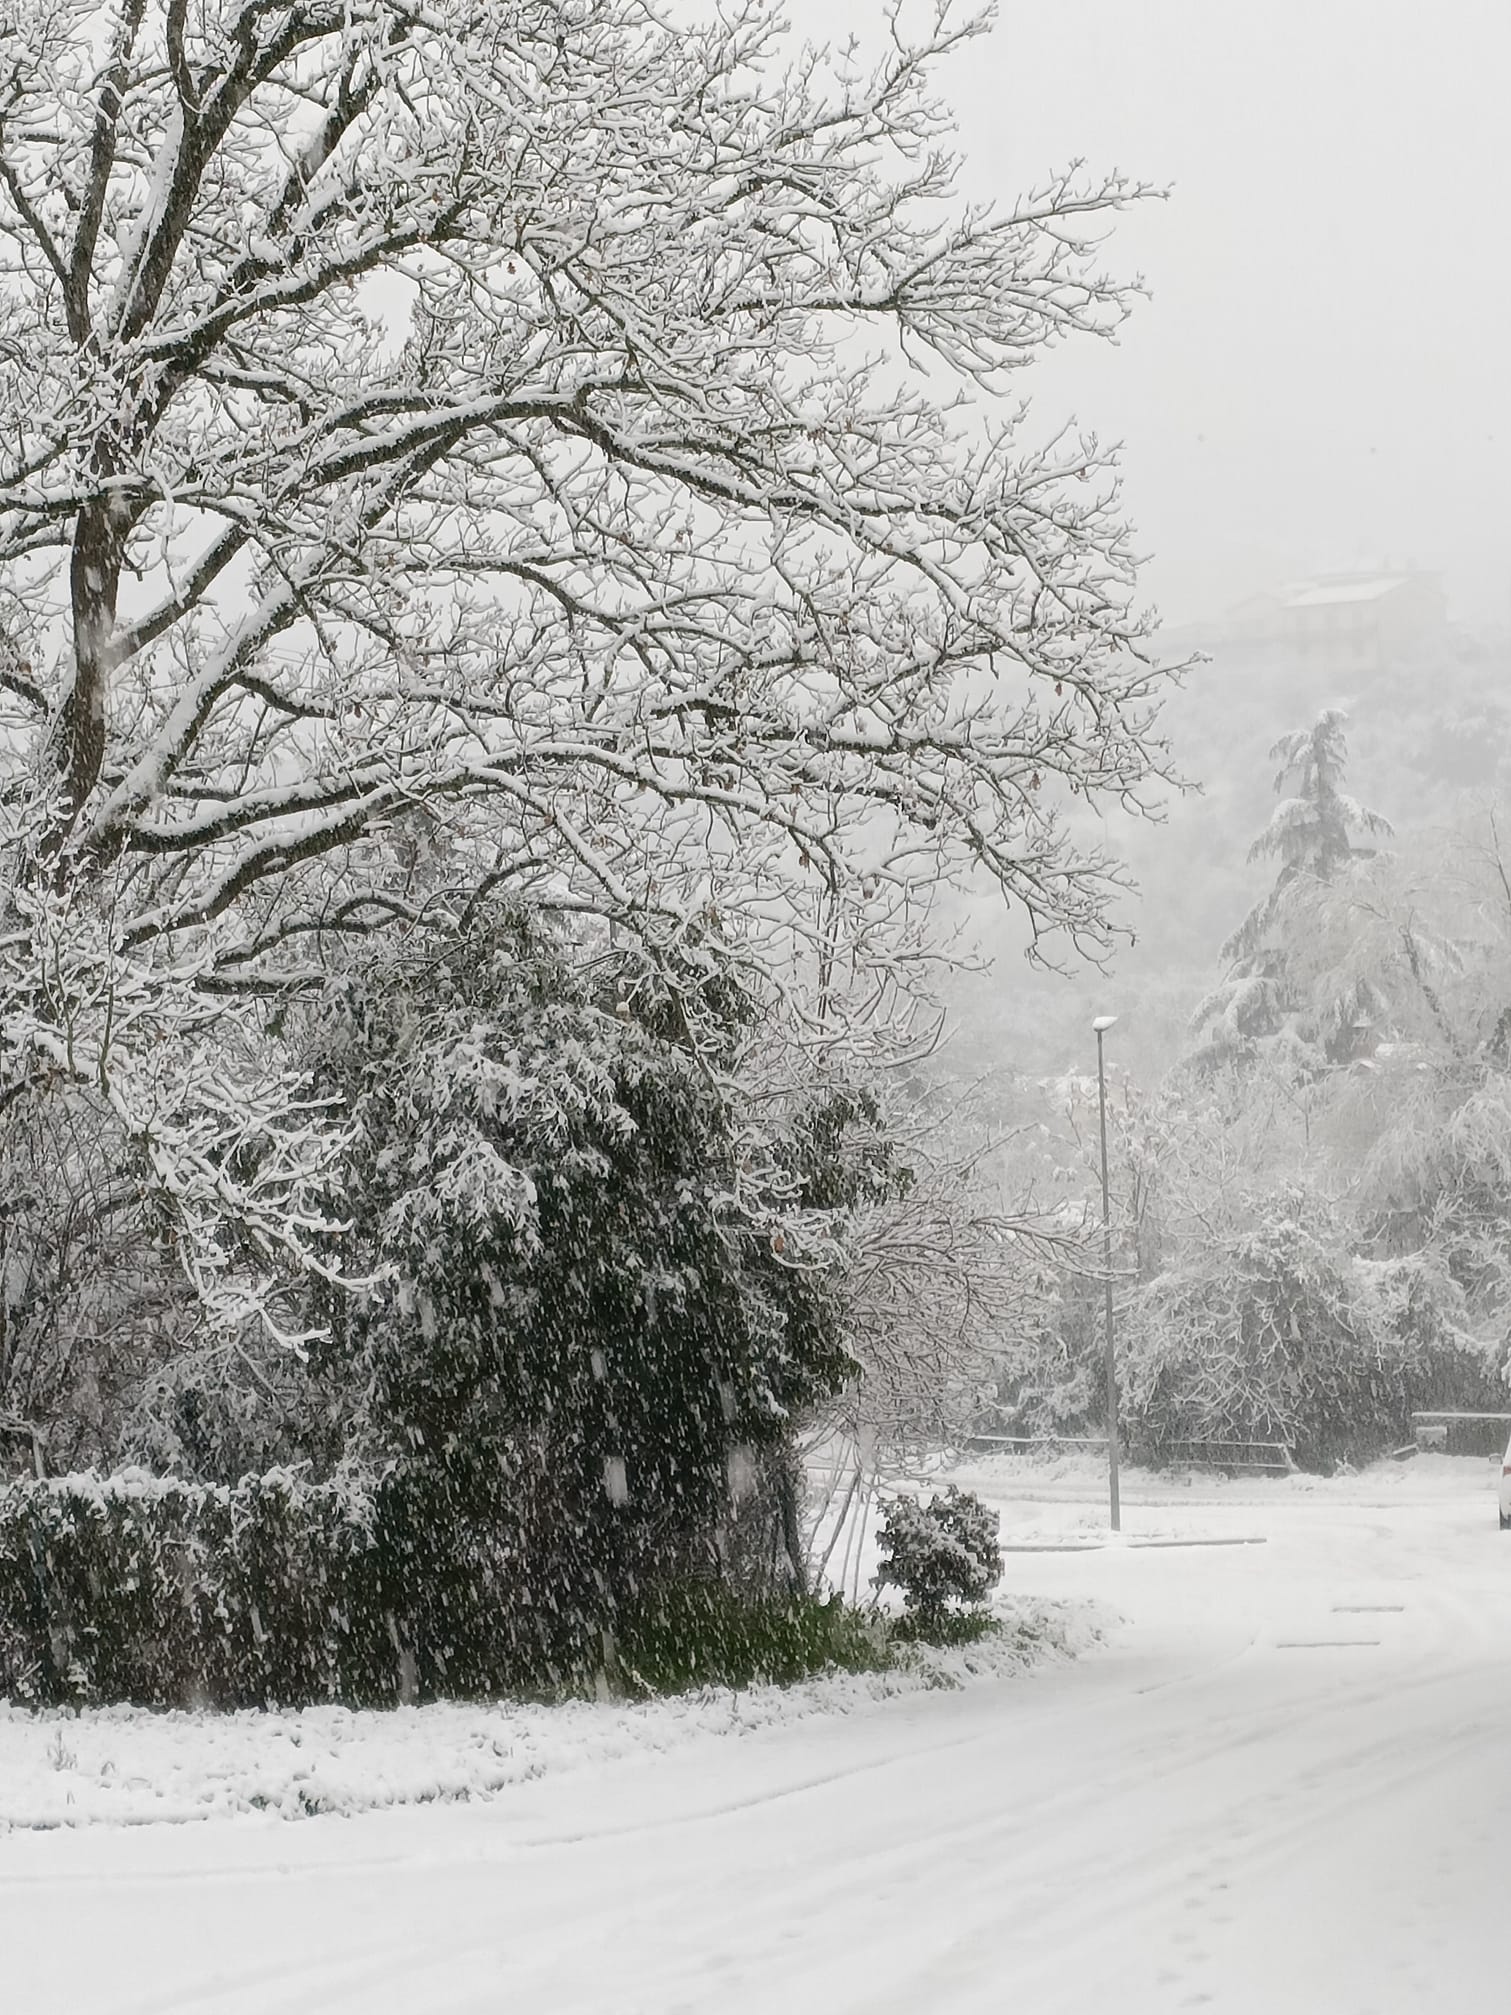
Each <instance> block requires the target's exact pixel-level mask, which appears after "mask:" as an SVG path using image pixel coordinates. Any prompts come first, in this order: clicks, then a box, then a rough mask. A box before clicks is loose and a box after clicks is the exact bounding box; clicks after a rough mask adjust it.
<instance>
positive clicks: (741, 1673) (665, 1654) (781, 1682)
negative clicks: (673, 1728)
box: [616, 1582, 890, 1693]
mask: <svg viewBox="0 0 1511 2015" xmlns="http://www.w3.org/2000/svg"><path fill="white" fill-rule="evenodd" d="M888 1635H889V1633H888V1631H887V1629H886V1627H885V1625H884V1624H883V1623H882V1622H881V1620H880V1619H879V1618H875V1617H870V1616H867V1615H866V1614H865V1612H863V1611H861V1610H857V1609H853V1608H851V1607H850V1606H849V1604H847V1603H846V1602H845V1601H844V1600H843V1598H842V1597H840V1596H838V1595H835V1596H830V1597H829V1598H827V1599H826V1600H819V1599H818V1598H816V1597H813V1596H786V1597H781V1598H777V1597H768V1598H765V1599H763V1600H762V1599H757V1600H751V1599H749V1598H743V1597H740V1596H738V1595H736V1594H735V1593H734V1592H733V1591H732V1590H730V1589H728V1588H725V1587H723V1586H721V1585H720V1584H719V1583H718V1582H679V1583H675V1584H672V1585H670V1586H668V1587H664V1588H661V1589H658V1590H657V1592H656V1593H655V1595H654V1596H651V1597H649V1598H647V1599H646V1600H645V1601H643V1602H640V1603H637V1604H635V1605H634V1606H633V1607H631V1608H630V1609H629V1610H628V1611H627V1612H626V1613H625V1615H624V1617H623V1619H622V1621H621V1624H620V1629H619V1635H618V1642H617V1658H616V1674H617V1677H618V1679H619V1681H620V1683H621V1684H622V1685H624V1686H626V1687H628V1688H630V1689H631V1690H634V1691H639V1692H644V1693H680V1692H685V1691H686V1690H687V1689H688V1688H690V1687H694V1686H756V1685H776V1686H786V1685H791V1684H792V1683H794V1682H795V1681H797V1680H799V1679H807V1678H811V1677H812V1676H813V1675H814V1674H816V1673H820V1672H831V1671H842V1672H879V1671H881V1670H883V1669H884V1668H885V1667H886V1666H887V1665H888V1664H889V1663H890V1660H889V1659H888V1657H887V1651H886V1643H887V1637H888Z"/></svg>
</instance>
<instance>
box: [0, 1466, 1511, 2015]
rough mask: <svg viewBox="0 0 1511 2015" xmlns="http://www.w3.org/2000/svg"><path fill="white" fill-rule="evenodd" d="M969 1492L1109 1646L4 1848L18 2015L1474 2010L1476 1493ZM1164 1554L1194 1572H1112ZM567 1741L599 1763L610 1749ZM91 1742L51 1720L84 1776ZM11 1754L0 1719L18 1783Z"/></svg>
mask: <svg viewBox="0 0 1511 2015" xmlns="http://www.w3.org/2000/svg"><path fill="white" fill-rule="evenodd" d="M962 1480H963V1481H967V1482H969V1483H972V1484H973V1485H974V1486H975V1487H977V1488H980V1489H981V1490H982V1491H983V1493H984V1494H986V1495H989V1496H990V1497H991V1498H992V1499H993V1500H994V1501H995V1502H997V1503H998V1504H999V1506H1000V1508H1001V1510H1002V1513H1003V1528H1004V1534H1003V1536H1004V1539H1005V1540H1006V1541H1007V1543H1008V1544H1009V1546H1010V1547H1014V1548H1015V1549H1016V1548H1019V1547H1021V1548H1022V1549H1024V1550H1014V1551H1012V1552H1010V1553H1009V1556H1008V1580H1009V1584H1010V1586H1011V1587H1012V1589H1013V1590H1014V1592H1015V1594H1016V1595H1017V1596H1020V1597H1022V1598H1024V1599H1026V1600H1028V1601H1034V1600H1038V1599H1042V1598H1066V1599H1069V1600H1071V1601H1073V1602H1075V1603H1078V1604H1088V1603H1093V1604H1097V1605H1099V1606H1100V1609H1101V1613H1102V1614H1104V1615H1109V1614H1118V1615H1121V1616H1122V1617H1123V1618H1124V1619H1125V1621H1124V1623H1123V1624H1122V1626H1121V1627H1119V1628H1117V1629H1116V1630H1114V1631H1113V1632H1111V1634H1110V1635H1109V1638H1108V1641H1107V1642H1106V1643H1105V1644H1104V1645H1102V1646H1101V1647H1099V1648H1097V1649H1094V1650H1092V1651H1091V1652H1089V1653H1088V1655H1086V1656H1084V1657H1083V1658H1081V1659H1080V1660H1078V1661H1077V1662H1076V1663H1074V1664H1066V1663H1063V1662H1054V1663H1048V1664H1044V1665H1041V1666H1039V1667H1038V1668H1036V1669H1035V1670H1033V1671H1030V1672H1027V1673H1022V1674H1019V1675H1018V1676H1016V1677H1011V1678H1008V1679H1006V1680H1005V1681H1000V1682H985V1683H978V1684H974V1685H970V1686H967V1687H965V1688H963V1689H961V1690H955V1691H926V1692H914V1693H911V1694H900V1695H893V1696H892V1697H877V1696H876V1695H875V1694H864V1695H861V1694H857V1695H853V1696H852V1697H850V1698H849V1699H848V1700H847V1701H845V1702H843V1703H836V1702H835V1701H833V1700H830V1701H828V1702H827V1703H826V1702H824V1701H821V1700H820V1701H810V1702H809V1703H808V1704H807V1706H806V1708H805V1711H804V1712H802V1713H800V1714H798V1715H797V1716H796V1717H795V1718H784V1719H780V1720H772V1721H771V1722H770V1723H769V1725H766V1726H764V1727H750V1726H746V1727H745V1728H744V1732H743V1733H742V1734H741V1735H740V1736H739V1739H734V1740H732V1739H730V1732H729V1728H730V1718H731V1717H730V1714H729V1711H728V1705H729V1704H728V1700H727V1697H725V1702H724V1720H723V1723H722V1724H721V1723H720V1722H719V1721H718V1719H717V1712H716V1710H715V1708H714V1707H713V1706H712V1705H711V1703H709V1702H707V1701H705V1702H704V1703H702V1709H701V1711H702V1712H703V1713H704V1714H705V1715H712V1716H713V1718H712V1719H705V1720H703V1721H701V1722H700V1721H699V1720H698V1712H699V1710H698V1709H697V1708H696V1707H694V1708H690V1709H685V1710H679V1709H676V1708H671V1707H658V1708H656V1709H654V1710H650V1713H649V1716H648V1719H651V1718H653V1717H654V1715H656V1714H661V1715H665V1716H667V1717H669V1718H670V1719H671V1720H677V1721H678V1725H677V1728H676V1733H675V1737H674V1738H673V1737H670V1736H669V1737H668V1738H667V1739H666V1740H665V1741H652V1742H644V1741H621V1739H620V1738H619V1737H618V1736H614V1737H613V1738H612V1739H609V1740H606V1741H605V1742H604V1743H603V1744H602V1746H601V1748H600V1749H598V1750H592V1749H591V1744H589V1746H588V1750H587V1752H585V1751H584V1746H583V1743H582V1742H578V1744H577V1749H576V1751H575V1752H574V1753H575V1754H576V1756H577V1759H578V1761H579V1763H581V1762H583V1761H584V1760H585V1758H586V1755H589V1754H590V1755H591V1757H592V1759H593V1760H592V1761H591V1767H578V1768H567V1767H561V1768H555V1767H552V1768H548V1769H547V1770H546V1773H545V1774H544V1775H539V1776H532V1775H531V1774H530V1773H529V1772H528V1771H527V1770H526V1771H522V1772H521V1773H520V1774H519V1776H518V1777H517V1778H516V1779H514V1780H511V1781H510V1782H508V1784H507V1785H506V1787H505V1788H504V1789H502V1790H501V1791H500V1793H499V1795H498V1796H496V1797H494V1798H491V1799H489V1800H487V1801H483V1802H471V1803H466V1804H430V1805H426V1806H421V1807H413V1808H410V1809H407V1810H399V1811H384V1812H370V1813H367V1814H365V1815H362V1816H358V1817H352V1818H344V1819H330V1818H326V1819H319V1820H315V1821H313V1822H308V1823H304V1824H298V1825H290V1824H287V1823H285V1822H284V1821H283V1820H282V1819H280V1818H275V1817H272V1816H269V1815H268V1814H262V1815H253V1816H245V1817H234V1818H230V1819H228V1820H227V1821H225V1823H222V1824H218V1825H211V1826H192V1827H185V1826H144V1827H134V1828H124V1827H119V1826H84V1827H67V1826H65V1827H61V1828H57V1827H55V1828H52V1829H50V1830H43V1831H22V1830H15V1831H11V1832H9V1833H8V1834H4V1835H0V1955H3V1958H0V1978H3V1980H4V1983H5V1995H4V2005H5V2006H6V2007H7V2008H9V2007H15V2008H17V2009H32V2008H41V2007H46V2008H48V2009H49V2010H50V2011H55V2015H72V2011H74V2010H78V2011H80V2015H83V2011H85V2010H88V2011H91V2015H148V2011H152V2015H159V2011H162V2015H168V2011H172V2015H212V2011H213V2015H296V2011H297V2015H315V2011H320V2015H350V2011H358V2010H360V2011H362V2015H386V2011H390V2010H392V2011H397V2010H401V2009H402V2010H404V2011H406V2015H431V2011H434V2015H463V2011H467V2015H472V2011H478V2015H481V2011H484V2010H487V2011H511V2015H512V2011H523V2015H533V2011H536V2010H539V2011H542V2015H544V2011H548V2010H549V2011H551V2015H589V2011H592V2015H598V2011H603V2015H609V2011H613V2015H642V2011H643V2015H679V2011H683V2015H703V2011H708V2015H715V2011H717V2015H756V2011H760V2015H767V2011H770V2010H772V2009H781V2010H782V2011H783V2015H806V2011H809V2010H812V2011H813V2015H835V2011H842V2010H849V2009H854V2010H857V2011H859V2010H861V2009H865V2010H866V2011H867V2015H936V2012H937V2015H986V2011H993V2015H997V2011H1001V2010H1004V2009H1009V2008H1011V2009H1013V2010H1015V2011H1025V2015H1040V2011H1045V2015H1049V2011H1073V2015H1081V2011H1092V2010H1102V2009H1104V2008H1107V2007H1110V2006H1115V2007H1117V2009H1118V2010H1119V2015H1155V2011H1158V2015H1165V2011H1169V2010H1178V2009H1182V2008H1193V2009H1194V2008H1206V2009H1215V2010H1233V2011H1249V2010H1259V2009H1264V2010H1265V2011H1267V2015H1268V2011H1272V2010H1273V2009H1274V2008H1276V2007H1277V2006H1279V2007H1281V2008H1284V2009H1286V2010H1287V2011H1289V2015H1366V2011H1373V2015H1397V2011H1404V2010H1412V2011H1418V2010H1421V2011H1435V2010H1438V2009H1457V2008H1460V2007H1466V2008H1467V2007H1487V2008H1488V2007H1491V2006H1495V2005H1498V2003H1499V2000H1500V1998H1501V1983H1502V1979H1503V1975H1504V1973H1505V1970H1506V1968H1505V1964H1504V1959H1503V1947H1504V1944H1505V1939H1504V1935H1503V1933H1502V1928H1501V1927H1502V1924H1503V1922H1504V1920H1505V1917H1506V1911H1505V1907H1504V1889H1505V1884H1506V1880H1507V1877H1506V1872H1505V1868H1504V1863H1505V1859H1506V1851H1505V1844H1504V1834H1505V1827H1506V1823H1507V1822H1506V1820H1505V1819H1504V1816H1503V1815H1505V1814H1507V1813H1511V1740H1508V1736H1507V1731H1506V1723H1507V1714H1506V1700H1507V1692H1508V1681H1511V1536H1507V1537H1505V1538H1503V1537H1502V1535H1501V1534H1500V1533H1499V1532H1498V1531H1497V1530H1496V1520H1495V1505H1494V1469H1493V1466H1492V1465H1489V1464H1482V1463H1470V1462H1458V1461H1451V1460H1448V1459H1444V1458H1422V1459H1420V1460H1419V1461H1418V1462H1417V1463H1413V1464H1408V1465H1404V1466H1402V1467H1399V1468H1396V1467H1390V1466H1387V1467H1384V1468H1382V1469H1380V1470H1377V1471H1371V1472H1370V1473H1368V1474H1366V1475H1364V1476H1361V1477H1357V1478H1347V1479H1342V1480H1338V1481H1333V1482H1329V1483H1325V1484H1323V1483H1315V1482H1306V1481H1303V1480H1301V1479H1291V1480H1288V1481H1277V1482H1256V1483H1252V1484H1245V1485H1222V1484H1214V1483H1212V1482H1210V1481H1205V1482H1203V1481H1197V1482H1193V1483H1191V1484H1190V1485H1189V1486H1186V1485H1182V1484H1173V1485H1172V1484H1170V1483H1168V1482H1162V1481H1160V1480H1158V1479H1154V1478H1148V1477H1137V1476H1135V1477H1131V1478H1129V1479H1128V1483H1127V1491H1126V1497H1125V1527H1126V1530H1125V1533H1124V1535H1123V1536H1122V1538H1121V1539H1119V1540H1116V1541H1113V1540H1111V1539H1110V1538H1109V1537H1108V1535H1107V1534H1106V1533H1105V1527H1104V1519H1103V1514H1102V1512H1101V1508H1100V1498H1099V1485H1098V1481H1097V1479H1096V1476H1095V1473H1094V1471H1092V1470H1091V1469H1090V1468H1089V1467H1088V1466H1086V1465H1084V1464H1080V1463H1069V1462H1067V1463H1064V1464H1061V1465H1057V1466H1054V1467H1051V1468H1041V1469H1033V1468H1030V1467H1029V1466H1027V1465H1025V1464H1022V1463H1017V1462H1012V1461H1008V1462H1001V1461H993V1462H992V1463H990V1464H986V1465H982V1466H980V1467H979V1468H976V1469H974V1470H972V1471H971V1472H969V1473H967V1474H966V1475H965V1476H963V1477H962ZM1178 1538H1185V1539H1196V1540H1201V1541H1205V1542H1208V1543H1206V1544H1201V1545H1184V1546H1181V1545H1169V1544H1165V1545H1156V1544H1139V1543H1136V1542H1138V1541H1151V1540H1165V1541H1168V1540H1170V1539H1178ZM1220 1540H1240V1541H1245V1542H1255V1541H1263V1542H1264V1543H1262V1544H1256V1543H1245V1544H1233V1545H1226V1544H1212V1543H1211V1542H1213V1541H1220ZM1098 1542H1101V1543H1098ZM1066 1549H1069V1550H1066ZM746 1698H747V1699H750V1698H752V1696H746ZM826 1704H827V1705H830V1706H833V1705H836V1704H843V1705H845V1706H847V1707H848V1708H849V1710H850V1711H848V1712H844V1713H824V1712H820V1711H816V1710H817V1709H818V1708H821V1707H822V1706H824V1705H826ZM578 1713H579V1714H580V1716H581V1717H583V1719H584V1722H585V1725H586V1726H588V1727H589V1728H591V1727H593V1726H597V1727H598V1728H599V1729H600V1730H610V1729H614V1728H618V1727H620V1726H622V1724H623V1722H624V1719H625V1716H624V1711H623V1710H616V1709H608V1710H595V1709H582V1710H579V1711H578ZM595 1716H598V1717H600V1718H599V1719H598V1720H597V1721H596V1723H595V1720H594V1717H595ZM679 1716H680V1720H678V1717H679ZM174 1725H175V1724H171V1723H165V1724H162V1725H161V1726H162V1727H163V1728H165V1729H169V1730H171V1729H172V1728H173V1726H174ZM435 1725H436V1727H437V1728H438V1729H440V1728H442V1727H443V1726H444V1725H445V1723H444V1717H438V1718H437V1721H436V1724H435ZM113 1726H114V1727H115V1728H116V1733H117V1734H118V1733H119V1727H118V1724H112V1723H110V1722H108V1721H106V1720H103V1719H85V1720H81V1721H78V1722H69V1723H67V1724H66V1725H64V1735H63V1741H64V1746H65V1750H67V1749H70V1748H71V1749H72V1750H74V1751H77V1752H78V1756H79V1764H80V1769H81V1771H82V1763H83V1752H84V1746H85V1745H86V1744H87V1743H90V1742H96V1741H103V1740H105V1738H106V1735H107V1734H108V1733H109V1731H110V1730H111V1728H112V1727H113ZM177 1726H178V1728H179V1729H180V1731H181V1735H180V1737H178V1738H175V1737H174V1736H172V1735H171V1733H170V1734H169V1735H167V1736H165V1737H164V1738H163V1739H164V1744H165V1746H164V1749H163V1750H162V1752H161V1753H160V1755H159V1757H158V1759H157V1761H156V1762H154V1764H153V1765H152V1769H153V1770H154V1771H156V1770H160V1769H161V1770H166V1769H167V1768H169V1761H168V1757H169V1750H170V1748H171V1746H172V1744H173V1742H174V1741H175V1740H181V1741H182V1743H183V1745H184V1747H183V1748H182V1749H181V1751H180V1764H179V1767H180V1769H181V1772H182V1782H183V1783H184V1784H188V1783H189V1782H190V1781H191V1780H192V1779H193V1777H194V1767H193V1766H192V1762H190V1761H185V1760H184V1759H185V1758H189V1757H190V1755H191V1749H192V1741H193V1740H194V1739H197V1738H196V1737H194V1736H193V1734H192V1724H183V1723H180V1724H177ZM560 1727H561V1729H562V1730H563V1731H566V1730H567V1727H568V1725H567V1724H566V1723H562V1724H560ZM12 1732H13V1730H12V1728H8V1727H6V1726H5V1725H4V1724H0V1773H3V1771H4V1768H5V1757H6V1755H7V1754H8V1753H12V1752H7V1751H6V1750H5V1749H4V1746H3V1744H4V1740H5V1739H7V1738H8V1737H9V1736H10V1735H11V1733H12ZM33 1732H34V1733H35V1732H37V1731H36V1730H35V1728H34V1729H33ZM55 1732H56V1731H55V1729H52V1728H50V1729H49V1730H47V1731H46V1735H47V1738H48V1739H52V1737H53V1735H54V1734H55ZM111 1739H114V1737H113V1736H112V1737H111ZM448 1739H450V1738H448ZM541 1739H542V1740H546V1739H547V1738H546V1736H544V1735H543V1736H542V1738H541ZM557 1739H558V1740H559V1741H561V1742H563V1743H568V1742H569V1734H568V1733H567V1732H563V1733H562V1734H560V1735H559V1736H558V1738H557ZM28 1767H30V1766H28ZM68 1768H69V1766H68V1764H67V1760H66V1756H65V1757H61V1758H59V1759H58V1767H54V1766H53V1765H52V1764H48V1765H47V1773H48V1775H49V1777H50V1778H53V1779H61V1778H63V1777H65V1776H66V1775H67V1771H68ZM0 1795H3V1779H0Z"/></svg>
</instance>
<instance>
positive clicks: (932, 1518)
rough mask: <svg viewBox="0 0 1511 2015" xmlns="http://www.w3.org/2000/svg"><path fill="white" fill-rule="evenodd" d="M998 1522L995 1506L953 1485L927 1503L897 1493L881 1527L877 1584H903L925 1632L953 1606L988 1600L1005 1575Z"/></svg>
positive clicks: (908, 1606)
mask: <svg viewBox="0 0 1511 2015" xmlns="http://www.w3.org/2000/svg"><path fill="white" fill-rule="evenodd" d="M998 1524H999V1520H998V1517H997V1514H996V1512H995V1511H990V1510H988V1509H987V1507H986V1506H985V1505H984V1504H983V1503H982V1502H981V1500H980V1498H979V1497H977V1496H976V1495H975V1493H974V1492H973V1491H969V1490H961V1489H959V1488H957V1486H956V1485H954V1484H951V1485H950V1487H949V1489H948V1490H946V1491H944V1492H942V1493H941V1494H940V1495H939V1496H937V1497H933V1498H931V1499H930V1500H929V1502H928V1503H927V1504H923V1503H921V1502H920V1501H919V1500H918V1499H917V1498H915V1497H896V1498H894V1499H893V1500H892V1502H891V1503H890V1504H889V1505H888V1506H887V1509H886V1513H885V1515H884V1516H883V1518H882V1521H881V1526H880V1530H879V1538H880V1544H881V1568H880V1570H879V1572H878V1573H877V1576H876V1585H877V1587H878V1588H886V1587H889V1586H890V1587H893V1588H899V1589H901V1591H902V1599H903V1606H904V1608H905V1609H906V1611H907V1613H908V1616H909V1619H910V1620H911V1621H912V1622H914V1623H915V1624H916V1625H917V1627H918V1629H919V1630H920V1632H922V1633H923V1634H925V1635H927V1634H928V1633H929V1632H930V1631H932V1630H938V1629H940V1628H942V1627H945V1626H947V1624H948V1622H949V1619H950V1617H951V1614H952V1610H953V1608H954V1605H956V1604H964V1605H976V1604H980V1603H984V1602H985V1601H986V1599H987V1597H988V1596H989V1595H990V1594H991V1592H992V1590H993V1589H994V1588H995V1587H996V1585H997V1583H998V1582H999V1581H1000V1580H1001V1578H1002V1550H1001V1548H1000V1547H999V1546H998V1544H997V1528H998Z"/></svg>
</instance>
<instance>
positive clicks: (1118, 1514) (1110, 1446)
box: [1091, 1014, 1123, 1532]
mask: <svg viewBox="0 0 1511 2015" xmlns="http://www.w3.org/2000/svg"><path fill="white" fill-rule="evenodd" d="M1116 1021H1117V1016H1116V1015H1115V1014H1100V1015H1098V1016H1097V1018H1096V1020H1095V1021H1094V1022H1093V1023H1092V1024H1091V1026H1092V1027H1093V1028H1094V1029H1095V1030H1096V1038H1097V1116H1098V1118H1099V1120H1100V1122H1101V1129H1102V1273H1103V1276H1104V1283H1105V1287H1106V1292H1107V1319H1106V1325H1105V1328H1104V1332H1103V1339H1102V1342H1103V1365H1104V1368H1105V1371H1106V1375H1107V1491H1108V1496H1109V1497H1110V1499H1111V1503H1112V1529H1113V1531H1114V1532H1121V1531H1122V1529H1123V1519H1122V1506H1121V1504H1120V1503H1119V1501H1118V1374H1117V1361H1116V1359H1115V1358H1114V1357H1113V1354H1112V1192H1111V1190H1110V1189H1109V1187H1108V1184H1107V1069H1106V1065H1105V1063H1104V1061H1103V1056H1102V1038H1103V1036H1105V1035H1106V1033H1107V1031H1108V1029H1110V1028H1112V1027H1113V1026H1114V1024H1115V1023H1116Z"/></svg>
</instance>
